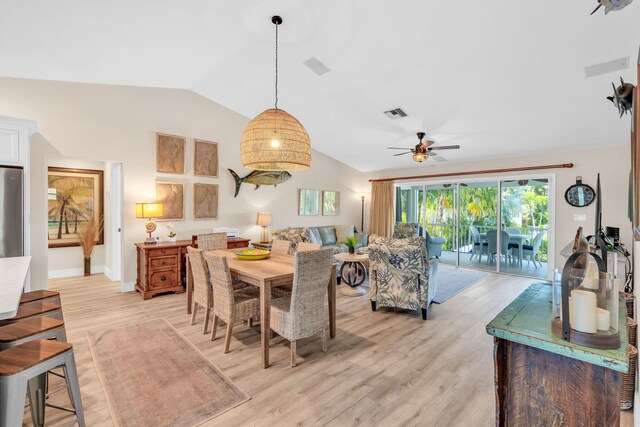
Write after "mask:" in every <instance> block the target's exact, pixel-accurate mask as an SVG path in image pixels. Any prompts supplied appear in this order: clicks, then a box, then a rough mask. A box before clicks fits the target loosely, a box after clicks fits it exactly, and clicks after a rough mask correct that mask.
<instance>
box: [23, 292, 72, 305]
mask: <svg viewBox="0 0 640 427" xmlns="http://www.w3.org/2000/svg"><path fill="white" fill-rule="evenodd" d="M34 301H46V302H52V303H54V304H62V303H61V302H60V292H56V291H49V290H40V291H31V292H25V293H23V294H22V297H21V298H20V304H26V303H28V302H34Z"/></svg>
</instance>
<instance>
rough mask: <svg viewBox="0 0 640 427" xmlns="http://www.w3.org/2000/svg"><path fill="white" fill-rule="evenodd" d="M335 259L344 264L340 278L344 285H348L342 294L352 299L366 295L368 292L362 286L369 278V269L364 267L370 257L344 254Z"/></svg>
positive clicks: (336, 256) (337, 255)
mask: <svg viewBox="0 0 640 427" xmlns="http://www.w3.org/2000/svg"><path fill="white" fill-rule="evenodd" d="M335 259H336V260H338V261H340V262H341V263H342V265H341V266H340V272H339V276H340V277H341V278H342V280H343V281H344V283H345V284H347V285H348V286H345V287H343V288H342V290H341V291H340V293H342V295H347V296H350V297H360V296H363V295H366V294H367V291H366V290H365V289H363V288H362V287H361V286H360V285H362V284H363V283H364V281H365V279H366V278H367V268H366V267H365V265H364V261H369V255H368V254H350V253H348V252H343V253H340V254H336V255H335Z"/></svg>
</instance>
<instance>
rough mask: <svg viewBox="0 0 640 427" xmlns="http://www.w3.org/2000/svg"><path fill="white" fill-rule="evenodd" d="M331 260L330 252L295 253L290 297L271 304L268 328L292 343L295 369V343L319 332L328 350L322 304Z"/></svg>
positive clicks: (331, 253) (323, 250)
mask: <svg viewBox="0 0 640 427" xmlns="http://www.w3.org/2000/svg"><path fill="white" fill-rule="evenodd" d="M332 260H333V251H332V250H331V249H320V250H316V251H302V252H297V253H296V255H295V267H294V274H293V289H292V292H291V294H290V295H289V296H287V297H285V298H278V299H274V300H272V301H271V329H272V330H273V331H275V332H276V333H277V334H278V335H280V336H282V337H283V338H285V339H287V340H289V342H290V343H291V366H296V341H297V340H300V339H303V338H307V337H310V336H313V335H315V334H317V333H321V335H322V351H323V352H326V351H327V336H326V325H327V310H326V309H325V306H324V301H325V300H326V296H327V283H329V278H330V277H331V268H332Z"/></svg>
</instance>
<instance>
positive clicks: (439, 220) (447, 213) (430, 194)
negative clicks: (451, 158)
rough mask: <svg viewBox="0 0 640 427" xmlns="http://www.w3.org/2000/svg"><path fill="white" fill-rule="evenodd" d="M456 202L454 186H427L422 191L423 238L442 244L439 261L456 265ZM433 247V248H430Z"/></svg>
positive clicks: (456, 193)
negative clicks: (423, 208)
mask: <svg viewBox="0 0 640 427" xmlns="http://www.w3.org/2000/svg"><path fill="white" fill-rule="evenodd" d="M457 201H458V189H457V185H455V184H442V185H427V186H425V189H424V206H425V215H424V221H422V222H421V224H423V227H424V229H425V232H424V234H423V235H424V237H426V238H427V239H428V240H430V241H431V240H437V241H438V242H437V243H435V244H436V245H437V244H439V242H442V253H441V255H440V261H441V262H443V263H445V264H451V265H456V264H457V258H458V253H457V251H456V248H457V215H456V214H457V209H456V206H457ZM432 247H433V246H432Z"/></svg>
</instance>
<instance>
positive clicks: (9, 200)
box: [0, 166, 24, 258]
mask: <svg viewBox="0 0 640 427" xmlns="http://www.w3.org/2000/svg"><path fill="white" fill-rule="evenodd" d="M22 175H23V172H22V168H12V167H8V166H0V258H7V257H13V256H22V255H24V246H23V239H24V224H23V216H24V215H23V191H22V186H23V179H22Z"/></svg>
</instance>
